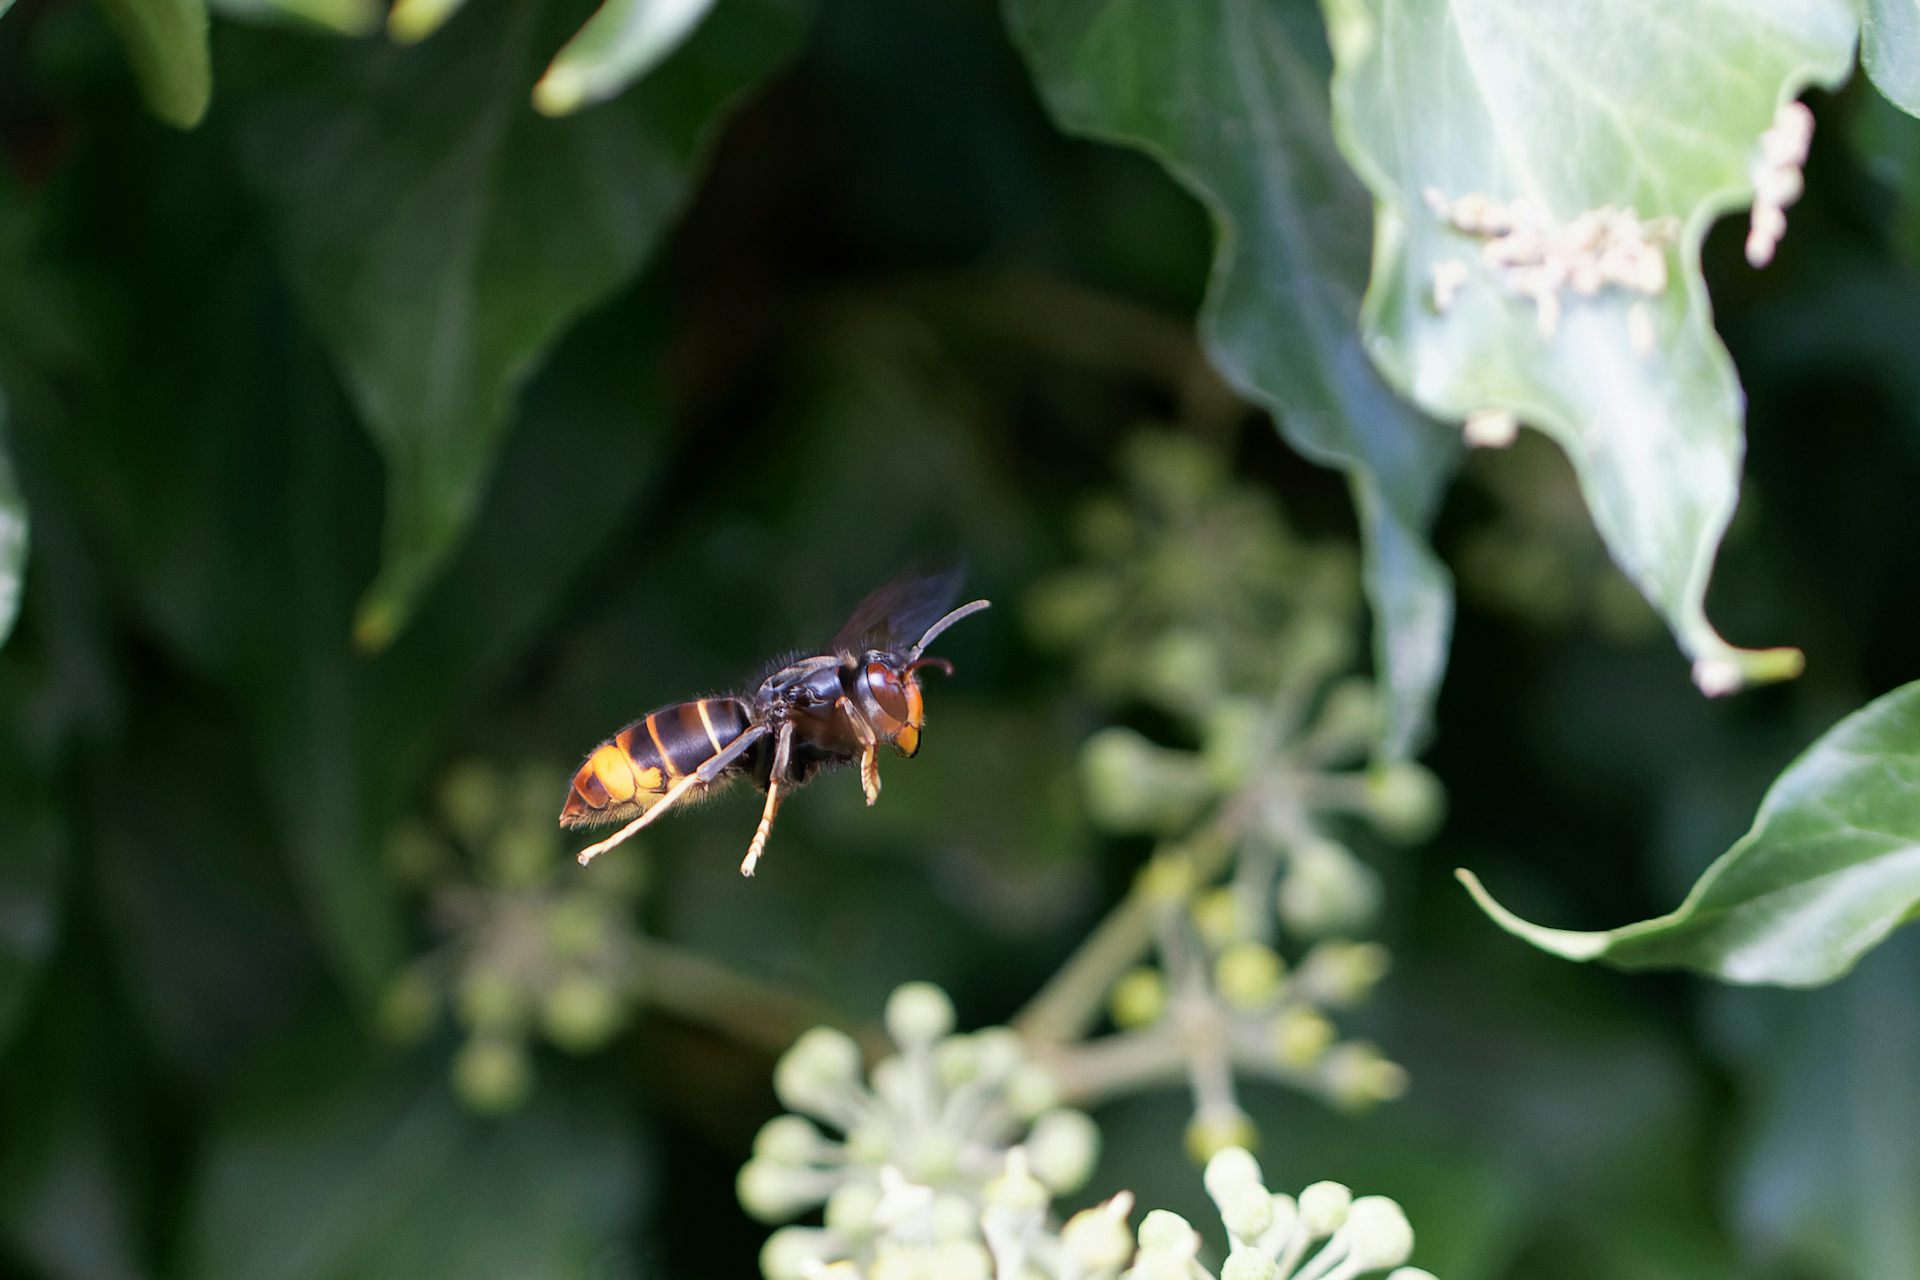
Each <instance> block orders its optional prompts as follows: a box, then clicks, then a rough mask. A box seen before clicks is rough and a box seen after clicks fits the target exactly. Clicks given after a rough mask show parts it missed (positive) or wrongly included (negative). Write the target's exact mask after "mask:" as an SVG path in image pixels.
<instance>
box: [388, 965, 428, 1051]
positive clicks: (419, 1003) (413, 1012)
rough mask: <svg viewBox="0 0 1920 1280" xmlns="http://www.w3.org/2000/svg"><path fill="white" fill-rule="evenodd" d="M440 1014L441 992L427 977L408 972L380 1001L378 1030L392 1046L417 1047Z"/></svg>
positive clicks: (415, 972)
mask: <svg viewBox="0 0 1920 1280" xmlns="http://www.w3.org/2000/svg"><path fill="white" fill-rule="evenodd" d="M439 1013H440V992H439V990H438V989H437V988H436V987H435V986H434V985H433V982H432V980H431V979H429V978H428V977H427V975H426V974H424V973H422V972H420V971H419V970H417V969H408V970H406V971H405V972H403V973H402V974H401V975H400V976H399V977H398V978H396V979H394V981H393V983H392V984H391V985H390V986H388V987H387V990H386V993H385V994H384V995H382V996H381V998H380V1030H381V1031H382V1032H384V1033H385V1035H386V1037H387V1038H388V1039H389V1040H392V1041H393V1042H394V1043H395V1044H418V1043H419V1042H420V1040H421V1039H422V1038H424V1037H425V1036H426V1034H427V1032H429V1031H431V1030H432V1029H433V1022H434V1019H435V1018H436V1017H438V1016H439Z"/></svg>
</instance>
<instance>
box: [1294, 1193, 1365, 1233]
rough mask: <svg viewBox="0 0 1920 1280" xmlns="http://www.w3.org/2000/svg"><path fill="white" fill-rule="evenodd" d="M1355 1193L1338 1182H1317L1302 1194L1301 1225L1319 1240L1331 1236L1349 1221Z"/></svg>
mask: <svg viewBox="0 0 1920 1280" xmlns="http://www.w3.org/2000/svg"><path fill="white" fill-rule="evenodd" d="M1352 1204H1353V1192H1351V1191H1349V1190H1347V1188H1346V1187H1344V1186H1342V1185H1341V1184H1340V1183H1338V1182H1316V1183H1314V1184H1313V1185H1312V1186H1310V1187H1308V1188H1307V1189H1306V1190H1305V1191H1302V1192H1301V1193H1300V1225H1301V1226H1303V1227H1305V1228H1306V1229H1307V1234H1308V1235H1309V1236H1311V1237H1312V1238H1313V1239H1315V1240H1318V1239H1319V1238H1320V1237H1322V1236H1330V1235H1332V1234H1333V1233H1334V1232H1335V1231H1338V1230H1339V1229H1340V1226H1341V1224H1342V1223H1344V1222H1345V1221H1346V1220H1347V1210H1348V1208H1349V1207H1351V1206H1352Z"/></svg>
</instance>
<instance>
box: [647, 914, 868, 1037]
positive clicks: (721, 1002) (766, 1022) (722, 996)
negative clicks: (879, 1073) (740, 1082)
mask: <svg viewBox="0 0 1920 1280" xmlns="http://www.w3.org/2000/svg"><path fill="white" fill-rule="evenodd" d="M638 947H639V956H638V966H637V967H638V970H639V972H640V974H641V975H642V985H641V991H640V1000H641V1003H643V1004H646V1005H649V1006H651V1007H653V1008H655V1009H658V1010H661V1011H663V1012H666V1013H670V1014H673V1015H674V1016H676V1017H679V1018H682V1019H684V1020H686V1021H688V1022H691V1023H694V1024H696V1025H698V1026H702V1027H707V1028H710V1029H711V1030H714V1031H717V1032H719V1033H720V1034H722V1035H724V1036H727V1037H729V1038H731V1039H733V1040H737V1041H739V1042H740V1043H742V1044H747V1045H753V1046H755V1047H757V1048H761V1049H765V1050H767V1051H768V1052H769V1053H776V1054H777V1053H781V1052H783V1051H784V1050H785V1049H786V1048H787V1047H788V1046H789V1045H791V1044H792V1043H793V1042H794V1041H795V1040H797V1039H799V1038H800V1033H801V1032H803V1031H805V1030H806V1029H807V1028H809V1027H813V1026H818V1025H820V1024H822V1023H836V1022H838V1019H836V1018H834V1017H832V1016H831V1015H830V1014H829V1013H828V1012H827V1011H826V1010H825V1009H824V1008H822V1007H821V1006H820V1005H818V1004H815V1003H814V1002H813V1001H811V1000H808V999H806V998H804V997H802V996H798V995H795V994H793V993H792V992H790V991H786V990H784V989H782V988H780V987H776V986H773V985H771V984H769V983H765V982H761V981H759V980H758V979H755V978H749V977H747V976H745V975H744V974H740V973H736V972H734V971H733V970H732V969H729V968H727V967H726V966H725V965H722V964H719V963H716V962H715V961H713V960H709V959H708V958H707V957H705V956H703V955H700V954H699V953H698V952H695V951H691V950H688V949H687V948H685V947H680V946H675V945H674V944H673V943H670V942H661V941H659V940H658V939H655V938H641V939H640V940H639V942H638ZM863 1047H868V1048H869V1049H871V1046H865V1045H863Z"/></svg>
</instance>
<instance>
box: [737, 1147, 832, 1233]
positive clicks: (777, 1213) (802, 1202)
mask: <svg viewBox="0 0 1920 1280" xmlns="http://www.w3.org/2000/svg"><path fill="white" fill-rule="evenodd" d="M734 1194H736V1195H737V1196H739V1198H740V1207H741V1208H742V1209H745V1210H746V1211H747V1212H748V1213H749V1214H751V1215H753V1216H754V1217H755V1218H758V1219H759V1220H760V1221H762V1222H784V1221H786V1220H787V1219H788V1218H791V1217H793V1216H794V1215H795V1214H797V1213H802V1212H804V1211H805V1210H807V1209H809V1208H811V1207H812V1206H814V1205H816V1204H818V1203H819V1202H820V1196H819V1193H818V1192H817V1191H816V1189H815V1181H814V1178H813V1177H812V1176H810V1175H809V1174H808V1173H807V1172H806V1171H805V1170H800V1169H794V1168H789V1167H788V1166H786V1165H778V1164H773V1163H771V1162H770V1161H766V1160H760V1159H753V1160H749V1161H747V1162H746V1163H745V1164H743V1165H741V1166H740V1175H739V1177H737V1178H735V1179H734Z"/></svg>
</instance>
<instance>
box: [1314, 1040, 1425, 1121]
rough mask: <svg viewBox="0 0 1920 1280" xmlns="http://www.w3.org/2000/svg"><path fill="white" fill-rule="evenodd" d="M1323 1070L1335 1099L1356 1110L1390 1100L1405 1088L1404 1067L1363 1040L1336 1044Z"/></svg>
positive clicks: (1405, 1075) (1405, 1074)
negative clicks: (1388, 1058) (1384, 1056)
mask: <svg viewBox="0 0 1920 1280" xmlns="http://www.w3.org/2000/svg"><path fill="white" fill-rule="evenodd" d="M1322 1070H1323V1071H1324V1073H1325V1080H1326V1083H1327V1089H1328V1091H1329V1092H1330V1093H1332V1095H1333V1098H1334V1101H1336V1102H1338V1103H1339V1104H1340V1105H1341V1106H1344V1107H1348V1108H1350V1109H1352V1110H1356V1111H1363V1110H1365V1109H1367V1108H1369V1107H1372V1106H1374V1105H1375V1104H1377V1103H1381V1102H1391V1101H1392V1100H1393V1099H1395V1098H1398V1097H1400V1096H1401V1095H1402V1094H1404V1093H1406V1091H1407V1072H1406V1068H1404V1067H1402V1066H1400V1065H1399V1064H1398V1063H1395V1062H1389V1061H1387V1059H1385V1058H1383V1057H1381V1056H1380V1050H1378V1049H1377V1048H1375V1047H1374V1046H1373V1045H1371V1044H1368V1043H1367V1042H1365V1041H1364V1040H1355V1041H1352V1042H1350V1043H1348V1044H1343V1045H1338V1046H1336V1047H1335V1048H1334V1049H1333V1050H1332V1051H1330V1052H1329V1053H1328V1054H1327V1060H1326V1064H1325V1066H1324V1067H1323V1068H1322Z"/></svg>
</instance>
